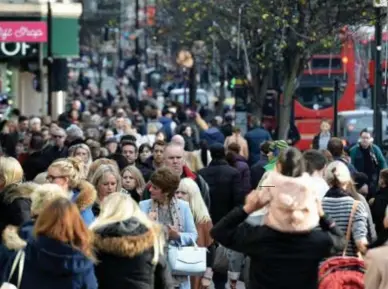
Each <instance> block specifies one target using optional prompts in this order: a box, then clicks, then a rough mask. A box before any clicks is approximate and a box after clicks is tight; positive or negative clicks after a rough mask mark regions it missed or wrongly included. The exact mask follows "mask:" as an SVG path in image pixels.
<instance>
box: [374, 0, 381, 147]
mask: <svg viewBox="0 0 388 289" xmlns="http://www.w3.org/2000/svg"><path fill="white" fill-rule="evenodd" d="M375 4H376V3H375ZM375 15H376V25H375V51H374V53H375V83H374V96H375V99H374V101H373V112H374V115H373V116H374V117H373V128H374V142H375V144H376V145H378V146H381V145H382V143H383V136H382V130H383V128H382V114H381V105H382V104H383V101H382V87H381V85H382V75H381V72H382V71H381V47H382V27H381V7H379V6H378V5H375Z"/></svg>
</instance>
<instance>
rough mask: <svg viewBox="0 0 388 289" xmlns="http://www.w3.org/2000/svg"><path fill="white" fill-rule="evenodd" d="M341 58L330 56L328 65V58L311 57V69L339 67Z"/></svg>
mask: <svg viewBox="0 0 388 289" xmlns="http://www.w3.org/2000/svg"><path fill="white" fill-rule="evenodd" d="M341 67H342V63H341V58H337V57H336V58H334V57H333V58H332V59H331V65H330V58H313V59H312V60H311V69H330V68H331V69H341Z"/></svg>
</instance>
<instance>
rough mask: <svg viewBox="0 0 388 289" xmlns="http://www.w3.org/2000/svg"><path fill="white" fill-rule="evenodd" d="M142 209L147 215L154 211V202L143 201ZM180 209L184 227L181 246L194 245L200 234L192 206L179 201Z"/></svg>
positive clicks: (141, 203) (181, 233) (180, 241)
mask: <svg viewBox="0 0 388 289" xmlns="http://www.w3.org/2000/svg"><path fill="white" fill-rule="evenodd" d="M139 206H140V209H141V210H142V211H143V212H144V213H146V214H147V215H148V214H149V213H150V212H151V210H152V200H151V199H150V200H145V201H141V202H140V204H139ZM178 207H179V208H178V209H179V211H180V212H181V215H180V218H181V220H180V221H181V224H182V225H183V232H180V235H181V238H180V240H179V243H180V245H181V246H190V245H192V244H193V241H197V238H198V233H197V228H196V226H195V223H194V217H193V214H192V213H191V210H190V206H189V203H188V202H185V201H182V200H178Z"/></svg>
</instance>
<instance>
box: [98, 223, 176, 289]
mask: <svg viewBox="0 0 388 289" xmlns="http://www.w3.org/2000/svg"><path fill="white" fill-rule="evenodd" d="M154 234H155V233H154V232H153V230H149V229H148V228H147V227H146V226H144V225H143V224H141V223H140V222H139V221H138V220H137V219H135V218H130V219H128V220H126V221H123V222H117V223H113V224H109V225H106V226H104V227H101V228H98V229H96V230H95V235H96V238H95V247H96V250H97V258H98V260H99V263H98V264H97V265H96V267H95V273H96V276H97V280H98V284H99V289H111V288H113V287H114V288H115V289H128V288H131V289H154V288H155V289H156V288H157V289H172V288H173V282H172V277H171V275H170V273H169V271H168V269H167V264H166V262H165V260H164V258H163V256H160V257H159V261H158V263H157V264H155V265H154V264H152V259H153V257H154V239H155V235H154ZM112 282H113V283H112ZM112 285H114V286H113V287H112Z"/></svg>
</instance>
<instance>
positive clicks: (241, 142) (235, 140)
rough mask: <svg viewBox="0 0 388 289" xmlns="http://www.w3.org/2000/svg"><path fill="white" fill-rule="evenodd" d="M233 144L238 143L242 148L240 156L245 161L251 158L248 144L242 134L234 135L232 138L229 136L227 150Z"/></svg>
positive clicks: (226, 143) (225, 144) (226, 144)
mask: <svg viewBox="0 0 388 289" xmlns="http://www.w3.org/2000/svg"><path fill="white" fill-rule="evenodd" d="M232 143H237V144H239V145H240V147H241V151H240V155H242V156H243V157H244V158H245V159H248V157H249V151H248V143H247V141H246V140H245V138H243V137H242V136H241V135H240V134H236V133H233V134H232V135H231V136H228V137H227V138H226V140H225V143H224V146H225V149H228V146H229V145H230V144H232Z"/></svg>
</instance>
